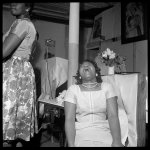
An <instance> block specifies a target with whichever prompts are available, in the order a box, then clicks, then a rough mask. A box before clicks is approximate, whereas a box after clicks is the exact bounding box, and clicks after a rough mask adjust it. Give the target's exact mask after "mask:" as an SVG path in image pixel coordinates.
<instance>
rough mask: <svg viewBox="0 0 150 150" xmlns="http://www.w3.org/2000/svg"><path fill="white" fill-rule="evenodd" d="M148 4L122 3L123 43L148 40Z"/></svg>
mask: <svg viewBox="0 0 150 150" xmlns="http://www.w3.org/2000/svg"><path fill="white" fill-rule="evenodd" d="M147 24H148V18H147V4H146V3H142V2H122V3H121V43H122V44H126V43H131V42H137V41H141V40H146V39H147Z"/></svg>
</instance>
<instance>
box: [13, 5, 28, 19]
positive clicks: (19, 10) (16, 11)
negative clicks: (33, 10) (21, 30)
mask: <svg viewBox="0 0 150 150" xmlns="http://www.w3.org/2000/svg"><path fill="white" fill-rule="evenodd" d="M10 6H11V14H12V15H13V16H20V15H22V14H25V13H26V7H25V3H11V5H10Z"/></svg>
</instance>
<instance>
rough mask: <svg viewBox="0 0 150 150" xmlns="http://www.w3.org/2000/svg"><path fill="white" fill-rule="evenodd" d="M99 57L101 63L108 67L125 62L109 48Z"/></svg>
mask: <svg viewBox="0 0 150 150" xmlns="http://www.w3.org/2000/svg"><path fill="white" fill-rule="evenodd" d="M99 55H100V57H101V58H102V62H103V63H104V64H105V65H106V66H109V67H112V66H115V65H121V64H122V63H123V62H124V61H125V60H126V59H125V58H124V57H121V56H119V55H118V54H116V53H114V52H113V51H112V50H110V49H109V48H107V49H106V50H105V51H103V52H102V53H99Z"/></svg>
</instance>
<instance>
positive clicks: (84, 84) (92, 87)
mask: <svg viewBox="0 0 150 150" xmlns="http://www.w3.org/2000/svg"><path fill="white" fill-rule="evenodd" d="M95 83H96V84H95V85H93V86H91V87H88V86H87V85H85V83H83V84H82V86H84V87H86V88H88V89H92V88H95V87H96V86H97V85H98V83H97V82H95Z"/></svg>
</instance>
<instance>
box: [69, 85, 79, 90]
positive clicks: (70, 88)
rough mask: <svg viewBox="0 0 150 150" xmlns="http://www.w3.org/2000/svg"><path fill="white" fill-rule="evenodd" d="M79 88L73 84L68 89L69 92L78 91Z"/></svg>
mask: <svg viewBox="0 0 150 150" xmlns="http://www.w3.org/2000/svg"><path fill="white" fill-rule="evenodd" d="M77 88H78V85H77V84H72V85H71V86H70V87H69V88H68V89H69V90H76V89H77Z"/></svg>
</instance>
